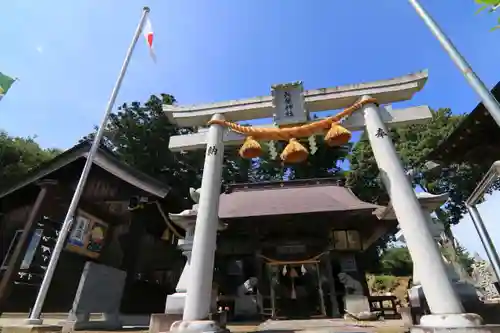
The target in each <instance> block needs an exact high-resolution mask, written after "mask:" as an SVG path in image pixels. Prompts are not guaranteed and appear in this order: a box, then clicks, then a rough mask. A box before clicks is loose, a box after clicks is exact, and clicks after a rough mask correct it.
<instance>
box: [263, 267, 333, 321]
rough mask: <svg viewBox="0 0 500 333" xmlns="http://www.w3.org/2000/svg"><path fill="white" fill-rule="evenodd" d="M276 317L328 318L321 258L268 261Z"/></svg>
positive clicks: (274, 315)
mask: <svg viewBox="0 0 500 333" xmlns="http://www.w3.org/2000/svg"><path fill="white" fill-rule="evenodd" d="M266 266H267V272H268V274H269V281H270V284H271V285H270V291H271V295H270V296H271V307H272V317H273V318H287V319H307V318H314V317H326V309H325V304H324V297H323V290H322V287H321V282H320V272H319V270H320V265H319V261H316V260H311V261H301V262H287V263H267V264H266Z"/></svg>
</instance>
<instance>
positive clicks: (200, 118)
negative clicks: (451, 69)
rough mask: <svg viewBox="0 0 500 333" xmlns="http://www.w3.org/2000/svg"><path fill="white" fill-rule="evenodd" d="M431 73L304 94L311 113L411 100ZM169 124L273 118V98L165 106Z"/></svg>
mask: <svg viewBox="0 0 500 333" xmlns="http://www.w3.org/2000/svg"><path fill="white" fill-rule="evenodd" d="M427 77H428V73H427V71H421V72H417V73H413V74H409V75H405V76H401V77H397V78H393V79H389V80H380V81H374V82H368V83H359V84H351V85H346V86H337V87H333V88H322V89H313V90H307V91H304V93H303V96H304V106H305V109H306V110H307V112H318V111H327V110H337V109H343V108H346V107H348V106H350V105H352V104H354V103H355V102H356V101H357V100H358V99H359V98H361V97H362V96H364V95H370V96H372V97H374V98H376V99H377V100H378V102H379V103H380V104H390V103H395V102H401V101H406V100H409V99H411V98H412V97H413V95H414V94H415V93H416V92H418V91H420V90H421V89H422V88H423V87H424V85H425V82H426V81H427ZM163 111H164V112H165V113H166V115H167V117H168V118H169V120H170V121H171V122H173V123H175V124H177V125H179V126H181V127H192V126H193V127H196V126H203V125H205V124H206V123H207V122H208V121H209V120H210V119H211V118H212V116H213V115H214V114H216V113H219V114H223V115H224V117H225V118H226V120H228V121H232V122H237V121H244V120H252V119H259V118H270V117H272V116H273V111H274V107H273V101H272V96H260V97H254V98H248V99H241V100H231V101H225V102H218V103H210V104H200V105H189V106H174V105H163Z"/></svg>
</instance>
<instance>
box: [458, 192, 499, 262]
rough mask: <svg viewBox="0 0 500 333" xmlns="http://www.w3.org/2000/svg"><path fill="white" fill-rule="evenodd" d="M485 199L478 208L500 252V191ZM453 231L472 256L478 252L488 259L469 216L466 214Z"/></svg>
mask: <svg viewBox="0 0 500 333" xmlns="http://www.w3.org/2000/svg"><path fill="white" fill-rule="evenodd" d="M485 199H486V200H485V201H484V202H483V203H481V204H479V205H478V206H477V208H478V211H479V214H480V215H481V218H482V220H483V222H484V225H485V226H486V229H487V230H488V232H489V234H490V237H491V239H492V240H493V243H494V245H495V247H496V248H497V250H500V224H499V223H498V220H497V219H498V216H499V215H500V208H499V207H500V206H499V202H500V191H495V192H493V193H492V194H491V195H487V196H486V197H485ZM452 230H453V233H454V235H455V237H456V238H457V239H458V241H459V242H460V244H461V245H462V246H464V247H465V248H466V249H467V250H469V252H471V254H474V253H475V252H477V253H479V254H480V255H481V257H483V259H487V256H486V252H485V251H484V249H483V245H482V244H481V241H480V239H479V236H478V234H477V232H476V229H475V228H474V225H473V223H472V220H471V218H470V216H469V214H466V215H465V216H464V217H463V218H462V220H461V221H460V223H459V224H458V225H456V226H454V227H452Z"/></svg>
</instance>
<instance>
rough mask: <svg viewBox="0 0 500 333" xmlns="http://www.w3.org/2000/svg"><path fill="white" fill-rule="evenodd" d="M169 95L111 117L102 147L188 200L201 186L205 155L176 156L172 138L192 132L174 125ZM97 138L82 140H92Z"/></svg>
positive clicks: (133, 105) (172, 100)
mask: <svg viewBox="0 0 500 333" xmlns="http://www.w3.org/2000/svg"><path fill="white" fill-rule="evenodd" d="M173 103H175V98H174V97H173V96H171V95H168V94H162V95H161V96H160V97H157V96H154V95H153V96H151V97H150V98H149V100H148V101H147V102H146V103H144V104H142V105H141V103H139V102H132V103H130V104H128V103H124V104H123V105H121V106H120V107H119V108H118V111H117V112H115V113H113V114H111V116H110V120H109V122H108V124H107V126H106V131H105V136H104V139H103V142H102V144H104V145H105V146H106V147H107V148H109V149H110V150H111V151H113V152H114V153H115V154H116V156H117V157H118V158H120V160H122V161H123V162H125V163H127V164H129V165H130V166H132V167H134V168H136V169H138V170H140V171H142V172H144V173H146V174H148V175H150V176H153V177H155V178H157V179H158V180H160V181H163V182H165V183H167V184H169V185H171V186H172V187H173V188H175V189H176V190H178V191H180V192H181V193H182V194H183V196H184V197H188V194H189V187H197V186H199V185H200V180H201V177H200V175H201V169H202V167H203V158H204V154H203V152H202V151H192V152H183V153H173V152H171V151H170V149H168V144H169V141H170V137H171V136H172V135H178V134H189V133H192V132H193V131H194V130H193V129H191V128H179V127H178V126H176V125H174V124H172V123H170V121H169V120H168V118H167V117H166V116H165V114H164V112H163V110H162V104H173ZM93 136H94V134H90V135H89V136H88V137H85V138H83V139H82V140H88V139H92V138H93Z"/></svg>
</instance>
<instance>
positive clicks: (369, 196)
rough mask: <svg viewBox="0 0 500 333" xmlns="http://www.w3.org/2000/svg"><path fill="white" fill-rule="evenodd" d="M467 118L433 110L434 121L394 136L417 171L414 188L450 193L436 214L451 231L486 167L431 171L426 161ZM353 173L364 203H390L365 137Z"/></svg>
mask: <svg viewBox="0 0 500 333" xmlns="http://www.w3.org/2000/svg"><path fill="white" fill-rule="evenodd" d="M462 119H463V116H461V115H453V114H452V113H451V110H450V109H445V108H444V109H438V110H432V120H431V121H430V122H429V123H426V124H423V125H411V126H405V127H399V128H395V129H391V131H390V135H391V138H392V140H393V142H394V145H395V147H396V150H397V152H398V154H399V156H400V158H401V161H402V162H403V166H404V168H405V170H407V171H409V170H414V171H415V172H414V179H413V182H414V184H413V185H414V186H419V187H421V188H422V189H424V190H425V191H428V192H430V193H433V194H441V193H449V195H450V199H449V200H448V202H447V203H446V204H445V205H444V206H443V207H442V209H440V210H438V211H437V212H436V213H437V214H438V218H439V219H440V220H441V221H442V222H443V223H444V224H445V227H446V228H447V229H449V227H450V226H451V225H454V224H457V223H458V222H459V221H460V219H461V218H462V216H463V214H464V212H465V200H466V199H467V198H468V197H469V195H470V194H471V192H472V190H473V189H474V187H475V186H476V182H477V181H478V179H480V177H481V176H482V174H483V173H484V171H485V170H484V166H478V165H472V164H469V163H462V164H453V165H448V166H443V167H442V168H441V169H440V170H437V171H436V170H433V171H432V172H431V171H428V170H425V168H424V167H423V166H422V163H423V162H425V161H423V159H424V158H425V156H427V155H428V154H429V153H430V152H431V151H432V150H433V149H434V148H435V147H436V146H437V145H438V143H439V142H440V141H442V140H444V139H445V138H446V137H447V136H448V135H449V134H450V133H451V132H452V131H453V130H454V129H455V128H456V126H457V125H458V124H459V122H460V121H461V120H462ZM350 163H351V164H350V165H351V170H350V172H349V174H348V179H347V184H348V186H350V187H351V188H352V189H353V191H354V192H355V193H356V194H357V195H358V196H359V197H360V198H361V199H363V200H366V201H370V202H374V203H378V204H386V203H387V202H388V201H389V198H388V195H387V192H386V191H385V190H383V186H381V181H380V178H379V170H378V167H377V163H376V161H375V158H374V156H373V152H372V150H371V147H370V144H369V142H368V140H367V139H366V136H365V135H364V136H363V137H362V138H361V140H360V141H359V142H358V143H357V144H356V145H355V147H354V149H353V152H352V154H351V156H350ZM419 170H420V171H419Z"/></svg>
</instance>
